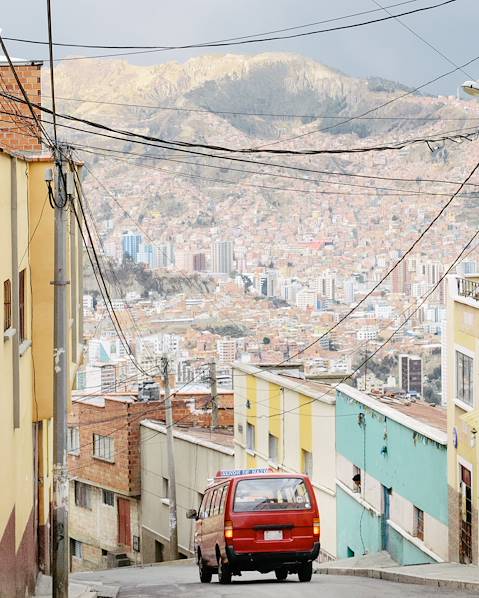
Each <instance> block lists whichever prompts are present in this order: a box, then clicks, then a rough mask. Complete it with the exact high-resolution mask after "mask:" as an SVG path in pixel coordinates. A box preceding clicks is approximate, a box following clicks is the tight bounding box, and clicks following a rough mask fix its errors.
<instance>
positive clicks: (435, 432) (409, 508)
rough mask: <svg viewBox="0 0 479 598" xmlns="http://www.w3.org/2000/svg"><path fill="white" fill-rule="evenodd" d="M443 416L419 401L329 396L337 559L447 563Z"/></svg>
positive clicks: (347, 392) (352, 393) (345, 391)
mask: <svg viewBox="0 0 479 598" xmlns="http://www.w3.org/2000/svg"><path fill="white" fill-rule="evenodd" d="M446 429H447V427H446V413H445V410H444V409H442V408H441V407H432V406H431V405H430V404H428V403H426V402H424V401H416V402H410V403H409V404H408V403H407V402H405V401H398V400H393V399H388V398H382V399H380V398H375V397H373V396H371V395H369V394H366V393H363V392H360V391H358V390H357V389H355V388H352V387H350V386H347V385H344V384H341V385H340V386H339V387H338V389H337V394H336V502H337V505H336V506H337V558H338V559H341V558H347V557H352V556H360V555H363V554H367V553H373V552H379V551H381V550H387V551H388V552H389V553H390V555H391V556H392V558H393V559H395V560H396V561H397V562H398V563H400V564H402V565H411V564H419V563H434V562H442V561H446V560H447V558H448V490H447V433H446Z"/></svg>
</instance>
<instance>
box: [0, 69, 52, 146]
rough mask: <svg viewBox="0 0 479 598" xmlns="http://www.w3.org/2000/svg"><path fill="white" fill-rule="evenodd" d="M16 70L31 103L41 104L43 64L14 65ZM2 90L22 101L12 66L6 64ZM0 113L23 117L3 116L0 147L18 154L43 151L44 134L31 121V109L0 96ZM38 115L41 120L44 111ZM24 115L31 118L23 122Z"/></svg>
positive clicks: (1, 71)
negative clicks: (42, 139) (42, 138)
mask: <svg viewBox="0 0 479 598" xmlns="http://www.w3.org/2000/svg"><path fill="white" fill-rule="evenodd" d="M15 70H16V72H17V74H18V77H19V79H20V81H21V82H22V85H23V87H24V89H25V91H26V93H27V95H28V97H29V98H30V100H31V101H32V102H35V103H37V104H40V103H41V99H42V96H41V64H39V63H35V64H18V65H15ZM0 90H1V91H2V92H8V93H11V94H12V95H15V96H17V97H21V98H22V99H23V96H22V93H21V91H20V88H19V87H18V85H17V82H16V80H15V77H14V75H13V73H12V71H11V69H10V67H9V66H8V64H7V65H5V64H4V63H2V64H1V65H0ZM0 110H1V111H2V112H7V113H11V114H13V113H16V114H19V115H20V117H19V116H11V115H10V114H2V113H0V148H1V147H4V148H6V149H7V150H11V151H17V152H24V151H25V152H37V153H38V152H40V151H41V149H42V145H41V134H40V131H39V130H38V128H37V127H36V125H35V124H34V122H33V120H32V118H31V113H30V110H29V108H28V106H27V105H26V104H21V103H19V102H14V101H10V100H7V99H6V98H3V97H1V96H0ZM35 112H36V114H37V116H38V118H39V120H40V119H41V111H40V110H38V109H36V110H35ZM22 116H25V117H28V118H27V119H22V118H21V117H22Z"/></svg>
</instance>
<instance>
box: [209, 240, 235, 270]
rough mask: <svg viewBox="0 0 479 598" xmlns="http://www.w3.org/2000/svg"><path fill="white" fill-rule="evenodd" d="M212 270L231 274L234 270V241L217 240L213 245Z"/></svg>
mask: <svg viewBox="0 0 479 598" xmlns="http://www.w3.org/2000/svg"><path fill="white" fill-rule="evenodd" d="M211 262H212V271H213V272H215V273H218V274H229V273H230V272H232V271H233V242H232V241H215V242H214V243H213V245H212V247H211Z"/></svg>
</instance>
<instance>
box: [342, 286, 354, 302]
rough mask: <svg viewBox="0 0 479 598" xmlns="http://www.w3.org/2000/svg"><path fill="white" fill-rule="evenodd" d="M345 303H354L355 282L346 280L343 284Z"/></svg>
mask: <svg viewBox="0 0 479 598" xmlns="http://www.w3.org/2000/svg"><path fill="white" fill-rule="evenodd" d="M343 295H344V303H347V304H348V305H349V304H350V303H353V302H354V280H345V281H344V283H343Z"/></svg>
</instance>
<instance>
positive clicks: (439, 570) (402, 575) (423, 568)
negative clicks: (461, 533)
mask: <svg viewBox="0 0 479 598" xmlns="http://www.w3.org/2000/svg"><path fill="white" fill-rule="evenodd" d="M316 573H319V574H322V575H352V576H355V575H356V576H361V577H370V578H372V579H384V580H385V581H395V582H398V583H412V584H419V585H427V586H432V587H436V588H437V587H440V588H447V589H449V590H476V591H478V592H479V567H476V566H475V565H459V564H458V563H434V564H431V565H398V564H397V563H396V562H395V561H394V560H393V559H392V558H391V557H390V555H389V554H388V553H387V552H379V553H375V554H368V555H365V556H360V557H353V558H351V559H344V560H341V561H332V562H329V563H321V564H320V565H319V566H318V568H317V571H316Z"/></svg>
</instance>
